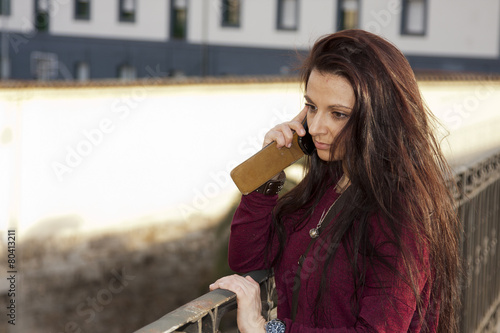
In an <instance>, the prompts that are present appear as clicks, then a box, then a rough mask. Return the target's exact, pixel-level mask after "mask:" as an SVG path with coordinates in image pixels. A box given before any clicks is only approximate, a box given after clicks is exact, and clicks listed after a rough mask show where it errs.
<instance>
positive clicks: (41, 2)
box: [35, 0, 49, 31]
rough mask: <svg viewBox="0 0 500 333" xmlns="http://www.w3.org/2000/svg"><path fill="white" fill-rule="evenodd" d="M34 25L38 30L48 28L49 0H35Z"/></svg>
mask: <svg viewBox="0 0 500 333" xmlns="http://www.w3.org/2000/svg"><path fill="white" fill-rule="evenodd" d="M35 27H36V29H37V30H38V31H47V30H49V0H36V2H35Z"/></svg>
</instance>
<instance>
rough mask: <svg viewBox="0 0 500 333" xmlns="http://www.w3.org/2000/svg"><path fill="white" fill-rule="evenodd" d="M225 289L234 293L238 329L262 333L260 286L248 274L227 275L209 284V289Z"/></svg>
mask: <svg viewBox="0 0 500 333" xmlns="http://www.w3.org/2000/svg"><path fill="white" fill-rule="evenodd" d="M219 288H220V289H227V290H230V291H232V292H233V293H235V294H236V301H237V303H238V310H237V321H238V329H239V330H240V332H242V333H264V332H265V329H264V325H265V323H266V320H265V319H264V317H262V314H261V312H262V303H261V300H260V286H259V284H258V283H257V282H255V281H254V280H253V279H252V278H251V277H250V276H247V277H242V276H240V275H229V276H225V277H222V278H220V279H218V280H217V281H215V282H214V283H213V284H211V285H210V290H215V289H219Z"/></svg>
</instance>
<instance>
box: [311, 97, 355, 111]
mask: <svg viewBox="0 0 500 333" xmlns="http://www.w3.org/2000/svg"><path fill="white" fill-rule="evenodd" d="M304 98H305V99H306V101H307V102H308V103H312V104H315V103H314V102H313V100H312V99H311V98H310V97H309V96H307V95H304ZM339 108H340V109H344V110H347V111H352V108H350V107H348V106H345V105H342V104H332V105H328V109H330V110H334V109H339Z"/></svg>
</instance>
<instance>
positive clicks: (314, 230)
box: [309, 175, 345, 238]
mask: <svg viewBox="0 0 500 333" xmlns="http://www.w3.org/2000/svg"><path fill="white" fill-rule="evenodd" d="M344 176H345V175H342V177H341V178H340V179H339V181H338V182H337V185H335V188H338V186H339V184H340V183H341V182H342V180H343V179H344ZM344 190H345V189H342V191H341V192H340V195H339V196H338V197H337V199H335V201H334V202H333V203H332V205H331V206H330V208H328V210H327V211H326V212H325V211H324V210H323V213H322V214H321V217H320V219H319V222H318V225H317V226H316V228H312V229H311V230H309V236H311V238H316V237H318V236H319V229H320V228H321V224H323V221H324V219H325V217H326V216H327V215H328V213H329V212H330V210H331V209H332V207H333V206H335V204H336V203H337V201H338V200H339V199H340V197H341V196H342V194H343V193H344Z"/></svg>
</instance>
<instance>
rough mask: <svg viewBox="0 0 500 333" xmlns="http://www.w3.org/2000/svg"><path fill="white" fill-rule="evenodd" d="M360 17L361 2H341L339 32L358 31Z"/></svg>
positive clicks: (341, 0) (339, 3)
mask: <svg viewBox="0 0 500 333" xmlns="http://www.w3.org/2000/svg"><path fill="white" fill-rule="evenodd" d="M358 17H359V0H339V2H338V30H346V29H357V28H358V27H359V24H358Z"/></svg>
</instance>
